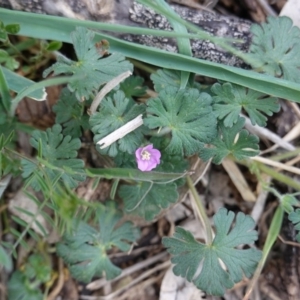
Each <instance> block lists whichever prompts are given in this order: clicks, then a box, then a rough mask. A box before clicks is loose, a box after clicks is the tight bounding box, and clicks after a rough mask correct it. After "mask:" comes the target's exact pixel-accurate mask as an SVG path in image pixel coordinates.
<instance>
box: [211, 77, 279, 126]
mask: <svg viewBox="0 0 300 300" xmlns="http://www.w3.org/2000/svg"><path fill="white" fill-rule="evenodd" d="M211 91H212V92H213V93H214V94H215V95H216V96H213V99H214V105H213V110H214V113H215V114H216V116H217V117H218V118H219V119H224V120H223V122H224V125H225V126H226V127H232V125H233V124H235V123H236V122H237V120H238V118H239V116H240V113H241V111H242V109H245V111H246V112H247V113H248V115H249V117H250V119H251V123H252V124H253V125H256V124H257V125H259V126H266V125H267V123H266V121H267V118H266V117H265V115H264V114H266V115H268V116H272V115H273V112H278V111H279V110H280V105H279V103H278V99H277V98H275V97H269V96H267V95H264V94H262V93H260V92H257V91H254V90H251V89H247V88H245V87H242V86H239V85H235V84H231V83H228V82H227V83H224V84H223V85H220V84H219V83H216V84H214V85H213V86H212V88H211Z"/></svg>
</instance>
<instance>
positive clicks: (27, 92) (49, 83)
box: [10, 76, 81, 116]
mask: <svg viewBox="0 0 300 300" xmlns="http://www.w3.org/2000/svg"><path fill="white" fill-rule="evenodd" d="M80 78H81V76H64V77H55V78H50V79H46V80H43V81H40V82H38V83H34V84H32V85H31V86H29V87H27V88H25V89H23V90H22V91H20V93H19V94H18V95H17V96H16V97H15V98H14V99H13V100H12V102H11V110H10V111H11V115H12V116H13V115H14V114H15V110H16V107H17V105H18V103H19V102H20V101H21V100H22V99H23V98H24V97H26V96H27V95H30V94H31V93H32V92H34V91H37V90H40V89H42V88H45V87H48V86H52V85H59V84H65V83H69V82H72V81H74V80H78V79H80ZM40 100H46V98H44V99H40Z"/></svg>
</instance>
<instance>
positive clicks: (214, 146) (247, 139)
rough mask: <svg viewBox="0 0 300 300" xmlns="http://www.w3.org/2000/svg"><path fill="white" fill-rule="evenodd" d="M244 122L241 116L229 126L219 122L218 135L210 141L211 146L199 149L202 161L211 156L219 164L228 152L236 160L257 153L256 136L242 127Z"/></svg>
mask: <svg viewBox="0 0 300 300" xmlns="http://www.w3.org/2000/svg"><path fill="white" fill-rule="evenodd" d="M244 124H245V119H244V118H242V117H239V118H238V121H237V122H236V123H235V124H234V125H233V126H232V127H231V128H229V127H225V126H224V125H223V124H220V125H219V135H218V136H217V137H216V138H215V139H214V140H213V141H212V142H211V146H209V147H205V148H202V149H201V150H200V153H199V156H200V158H201V159H203V160H204V161H208V160H209V159H210V158H212V159H213V160H212V161H213V162H214V163H215V164H220V163H221V162H222V160H223V158H225V157H226V156H227V155H229V154H232V155H233V156H234V157H235V158H236V159H237V160H242V159H245V158H248V157H252V156H255V155H257V154H259V146H258V141H259V140H258V137H256V136H255V135H251V134H249V132H248V131H247V130H245V129H242V128H243V127H244Z"/></svg>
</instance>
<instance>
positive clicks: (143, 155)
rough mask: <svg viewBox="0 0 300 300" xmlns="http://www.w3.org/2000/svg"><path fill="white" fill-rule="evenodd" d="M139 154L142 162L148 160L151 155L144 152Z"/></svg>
mask: <svg viewBox="0 0 300 300" xmlns="http://www.w3.org/2000/svg"><path fill="white" fill-rule="evenodd" d="M141 154H142V160H150V157H151V154H150V153H149V152H148V151H146V150H144V151H142V153H141Z"/></svg>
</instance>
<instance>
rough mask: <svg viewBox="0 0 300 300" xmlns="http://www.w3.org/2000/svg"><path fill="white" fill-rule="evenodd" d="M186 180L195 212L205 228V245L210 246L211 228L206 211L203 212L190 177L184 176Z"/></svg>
mask: <svg viewBox="0 0 300 300" xmlns="http://www.w3.org/2000/svg"><path fill="white" fill-rule="evenodd" d="M186 180H187V184H188V187H189V189H190V191H191V193H192V195H193V199H194V202H195V204H196V207H197V211H198V214H199V217H200V220H201V222H202V224H203V226H204V228H205V231H206V243H207V244H208V245H211V244H212V240H213V238H212V228H211V225H210V221H209V219H208V217H207V214H206V211H205V208H204V206H203V204H202V200H201V199H200V197H199V194H198V192H197V190H196V188H195V186H194V184H193V181H192V179H191V177H190V176H186Z"/></svg>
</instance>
